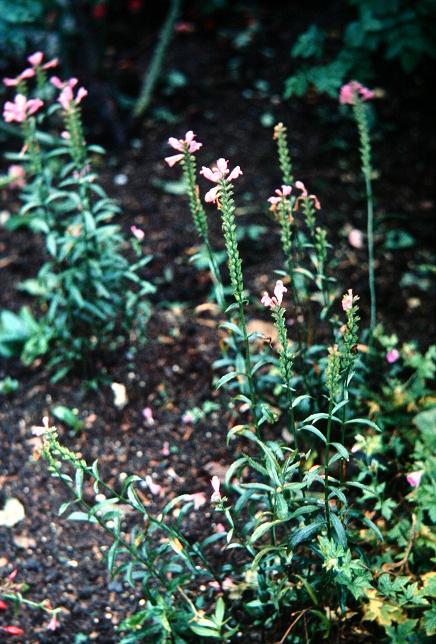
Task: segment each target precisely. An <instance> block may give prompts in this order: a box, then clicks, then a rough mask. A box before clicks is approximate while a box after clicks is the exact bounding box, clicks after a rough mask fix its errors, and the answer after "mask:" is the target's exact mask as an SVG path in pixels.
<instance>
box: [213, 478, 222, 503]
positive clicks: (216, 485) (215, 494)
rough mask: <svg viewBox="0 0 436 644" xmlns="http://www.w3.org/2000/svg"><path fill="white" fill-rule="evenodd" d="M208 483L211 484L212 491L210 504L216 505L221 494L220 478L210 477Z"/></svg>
mask: <svg viewBox="0 0 436 644" xmlns="http://www.w3.org/2000/svg"><path fill="white" fill-rule="evenodd" d="M210 483H211V485H212V489H213V493H212V496H211V497H210V500H211V502H212V503H217V501H220V500H221V492H220V485H221V481H220V477H219V476H212V479H211V482H210Z"/></svg>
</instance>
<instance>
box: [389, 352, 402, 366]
mask: <svg viewBox="0 0 436 644" xmlns="http://www.w3.org/2000/svg"><path fill="white" fill-rule="evenodd" d="M399 359H400V352H399V351H398V349H391V350H390V351H388V352H387V353H386V360H387V361H388V362H389V364H394V362H397V360H399Z"/></svg>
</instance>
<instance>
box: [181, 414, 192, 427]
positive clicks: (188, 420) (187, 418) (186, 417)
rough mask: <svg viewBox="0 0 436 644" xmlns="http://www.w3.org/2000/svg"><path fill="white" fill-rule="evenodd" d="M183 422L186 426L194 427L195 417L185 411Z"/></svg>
mask: <svg viewBox="0 0 436 644" xmlns="http://www.w3.org/2000/svg"><path fill="white" fill-rule="evenodd" d="M182 422H183V423H185V425H192V423H193V422H194V416H193V415H192V413H191V412H190V411H185V413H184V414H183V416H182Z"/></svg>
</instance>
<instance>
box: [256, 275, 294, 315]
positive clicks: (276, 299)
mask: <svg viewBox="0 0 436 644" xmlns="http://www.w3.org/2000/svg"><path fill="white" fill-rule="evenodd" d="M287 290H288V289H287V288H286V286H284V285H283V282H282V280H277V282H276V285H275V287H274V295H273V296H272V297H270V296H269V295H268V293H267V291H265V292H264V294H263V296H262V299H261V300H260V301H261V302H262V304H263V305H264V306H267V307H269V308H271V309H273V308H274V307H276V306H281V304H282V301H283V294H284V293H286V291H287Z"/></svg>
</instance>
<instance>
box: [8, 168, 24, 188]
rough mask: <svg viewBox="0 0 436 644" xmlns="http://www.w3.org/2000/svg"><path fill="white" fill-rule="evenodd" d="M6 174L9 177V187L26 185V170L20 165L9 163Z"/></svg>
mask: <svg viewBox="0 0 436 644" xmlns="http://www.w3.org/2000/svg"><path fill="white" fill-rule="evenodd" d="M8 176H9V177H10V179H11V181H10V182H9V187H10V188H22V187H23V186H25V185H26V179H25V177H26V171H25V170H24V168H23V167H22V166H21V165H10V166H9V169H8Z"/></svg>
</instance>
